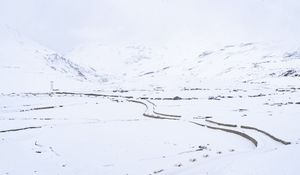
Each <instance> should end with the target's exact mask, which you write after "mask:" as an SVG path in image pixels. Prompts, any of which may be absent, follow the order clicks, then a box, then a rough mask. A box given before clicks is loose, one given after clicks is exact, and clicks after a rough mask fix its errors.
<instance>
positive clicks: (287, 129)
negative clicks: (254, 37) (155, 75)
mask: <svg viewBox="0 0 300 175" xmlns="http://www.w3.org/2000/svg"><path fill="white" fill-rule="evenodd" d="M299 95H300V86H299V87H296V86H293V87H287V86H285V87H284V88H280V87H274V88H262V86H261V87H260V88H236V89H235V88H224V89H222V88H195V87H194V88H184V89H181V90H178V91H171V92H170V91H168V92H165V91H153V92H146V91H130V90H128V91H127V90H126V91H117V90H115V91H94V92H53V93H12V94H1V95H0V99H1V101H0V123H1V124H0V155H1V157H0V175H17V174H24V175H27V174H28V175H29V174H43V175H45V174H49V175H53V174H137V175H140V174H147V175H148V174H278V175H279V174H280V175H282V174H297V173H298V172H299V170H300V169H299V167H298V162H299V161H300V145H299V144H298V143H299V142H300V127H299V126H298V125H299V122H300V119H299V113H300V99H299Z"/></svg>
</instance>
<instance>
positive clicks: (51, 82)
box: [50, 81, 54, 92]
mask: <svg viewBox="0 0 300 175" xmlns="http://www.w3.org/2000/svg"><path fill="white" fill-rule="evenodd" d="M53 87H54V82H53V81H50V92H53Z"/></svg>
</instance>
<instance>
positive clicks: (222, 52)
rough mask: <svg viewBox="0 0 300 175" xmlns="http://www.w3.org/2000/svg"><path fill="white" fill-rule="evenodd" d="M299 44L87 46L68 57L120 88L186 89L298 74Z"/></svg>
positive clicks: (74, 51) (299, 65)
mask: <svg viewBox="0 0 300 175" xmlns="http://www.w3.org/2000/svg"><path fill="white" fill-rule="evenodd" d="M299 48H300V45H286V44H283V43H280V44H269V43H250V42H248V43H247V42H245V43H239V44H234V45H226V46H224V47H221V48H212V49H202V48H198V49H191V50H188V49H187V47H185V48H182V47H178V48H168V47H160V48H155V47H146V46H141V45H129V46H113V45H102V44H88V45H84V46H81V47H79V48H77V49H75V50H73V51H72V52H71V53H70V54H68V56H69V57H70V58H72V59H73V60H74V61H75V62H77V63H79V64H83V65H85V66H89V67H92V68H93V69H95V70H97V72H101V74H112V75H113V76H114V77H115V79H112V80H111V81H114V82H116V86H120V87H131V88H132V87H139V86H141V87H144V88H145V87H158V86H159V87H160V86H162V87H186V86H197V85H198V84H199V83H200V82H203V81H204V82H205V81H207V82H220V81H222V82H223V81H230V82H251V81H260V82H263V81H271V80H274V79H277V78H286V77H294V78H295V77H298V76H299V75H300V54H299V53H300V49H299Z"/></svg>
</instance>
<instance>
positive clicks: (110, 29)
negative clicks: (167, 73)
mask: <svg viewBox="0 0 300 175" xmlns="http://www.w3.org/2000/svg"><path fill="white" fill-rule="evenodd" d="M0 4H1V5H0V21H1V24H4V25H9V26H10V27H13V28H15V29H16V30H18V31H22V33H23V34H25V35H27V36H29V37H30V38H32V39H34V40H35V41H37V42H40V43H41V44H43V45H45V46H47V47H49V48H51V49H53V50H56V51H58V52H60V53H63V54H64V53H67V52H69V51H71V50H72V49H73V48H74V47H76V46H78V45H79V44H80V43H84V42H91V41H97V42H102V43H104V44H107V43H113V44H120V43H138V44H141V43H142V44H152V45H153V44H154V45H155V44H156V45H157V44H160V45H172V44H173V45H174V44H181V45H187V44H188V45H190V46H193V45H199V44H200V43H201V44H202V45H210V44H213V45H215V44H219V45H222V44H223V45H224V44H229V43H235V42H241V41H245V40H247V41H252V42H255V41H265V40H267V41H289V42H290V41H295V40H299V39H300V35H299V34H298V32H299V31H300V24H299V22H298V20H299V19H300V14H299V11H300V2H299V1H297V0H243V1H241V0H227V1H218V0H200V1H199V0H185V1H182V0H151V1H146V0H127V1H119V0H63V1H62V0H52V1H42V0H24V1H18V0H1V1H0Z"/></svg>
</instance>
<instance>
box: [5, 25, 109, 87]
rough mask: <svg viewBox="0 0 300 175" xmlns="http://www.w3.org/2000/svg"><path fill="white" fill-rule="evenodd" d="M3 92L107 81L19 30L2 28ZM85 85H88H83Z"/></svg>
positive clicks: (75, 85)
mask: <svg viewBox="0 0 300 175" xmlns="http://www.w3.org/2000/svg"><path fill="white" fill-rule="evenodd" d="M0 37H1V40H0V60H1V62H0V80H1V84H2V86H1V87H0V91H1V92H16V91H33V90H35V91H36V90H38V91H45V90H49V89H50V82H51V81H53V82H54V88H75V89H76V87H77V86H78V85H80V82H91V81H92V82H96V83H101V82H105V81H106V78H105V77H104V76H102V77H100V76H99V75H97V74H96V72H95V71H94V70H92V69H89V68H84V67H82V66H80V65H78V64H75V63H73V62H72V61H70V60H68V59H67V58H65V57H63V56H61V55H59V54H58V53H56V52H54V51H52V50H50V49H47V48H45V47H43V46H41V45H39V44H37V43H35V42H33V41H31V40H30V39H27V38H25V37H23V36H21V35H20V34H19V33H18V32H17V31H14V30H13V29H11V28H9V27H5V26H0ZM81 84H84V83H81Z"/></svg>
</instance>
